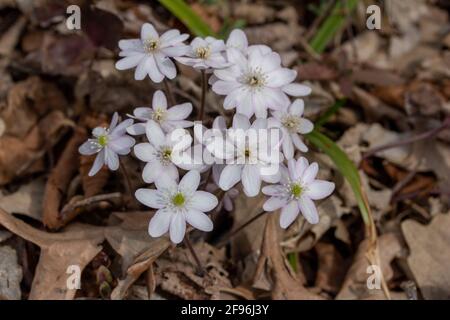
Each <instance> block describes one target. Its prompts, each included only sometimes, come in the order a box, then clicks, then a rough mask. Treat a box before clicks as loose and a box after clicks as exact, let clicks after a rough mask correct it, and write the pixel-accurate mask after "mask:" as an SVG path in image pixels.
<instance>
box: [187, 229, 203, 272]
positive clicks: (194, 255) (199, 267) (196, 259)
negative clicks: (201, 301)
mask: <svg viewBox="0 0 450 320" xmlns="http://www.w3.org/2000/svg"><path fill="white" fill-rule="evenodd" d="M184 244H185V245H186V247H187V248H188V249H189V251H190V252H191V254H192V256H193V257H194V260H195V263H197V267H198V270H199V274H200V276H201V277H203V276H204V275H205V274H206V270H205V268H204V267H203V265H202V263H201V262H200V259H199V258H198V256H197V253H195V250H194V247H193V246H192V243H191V240H189V235H188V234H186V236H185V237H184Z"/></svg>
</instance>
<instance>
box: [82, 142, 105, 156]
mask: <svg viewBox="0 0 450 320" xmlns="http://www.w3.org/2000/svg"><path fill="white" fill-rule="evenodd" d="M101 149H102V147H101V146H100V145H99V144H98V143H97V140H95V139H89V140H88V141H86V142H84V143H83V144H82V145H81V146H80V147H79V148H78V152H79V153H80V154H82V155H84V156H90V155H93V154H96V153H97V152H99V151H100V150H101Z"/></svg>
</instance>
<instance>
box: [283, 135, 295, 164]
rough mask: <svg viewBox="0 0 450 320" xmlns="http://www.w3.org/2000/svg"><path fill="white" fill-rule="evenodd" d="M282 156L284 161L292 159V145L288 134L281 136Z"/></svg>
mask: <svg viewBox="0 0 450 320" xmlns="http://www.w3.org/2000/svg"><path fill="white" fill-rule="evenodd" d="M283 154H284V156H285V157H286V159H292V158H293V157H294V144H293V143H292V139H291V136H290V135H289V134H283Z"/></svg>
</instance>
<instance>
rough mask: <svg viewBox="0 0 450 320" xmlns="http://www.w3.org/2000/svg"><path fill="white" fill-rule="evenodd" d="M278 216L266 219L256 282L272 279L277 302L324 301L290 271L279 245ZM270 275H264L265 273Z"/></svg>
mask: <svg viewBox="0 0 450 320" xmlns="http://www.w3.org/2000/svg"><path fill="white" fill-rule="evenodd" d="M278 219H279V217H278V214H275V213H274V214H270V215H268V217H267V219H266V227H265V229H264V240H263V243H262V247H261V255H260V258H259V260H258V265H257V269H256V272H255V277H254V282H257V281H258V280H259V279H260V278H261V277H264V278H267V279H271V280H272V283H273V287H272V290H271V295H272V299H275V300H280V299H281V300H285V299H288V300H317V299H322V298H321V297H320V296H318V295H315V294H313V293H311V292H309V291H308V289H306V288H305V287H303V285H302V284H301V281H300V280H299V279H298V278H297V277H296V276H295V275H293V274H292V272H290V271H289V269H288V267H287V266H288V264H287V262H286V261H285V259H284V257H283V254H282V252H281V247H280V245H279V243H280V241H279V238H278V229H280V228H279V227H278ZM266 272H267V273H268V274H267V275H264V273H266Z"/></svg>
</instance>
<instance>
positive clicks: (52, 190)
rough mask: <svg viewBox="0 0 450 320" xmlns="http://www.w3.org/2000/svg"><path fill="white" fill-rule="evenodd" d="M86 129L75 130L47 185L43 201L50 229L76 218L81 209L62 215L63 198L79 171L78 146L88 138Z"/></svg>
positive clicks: (44, 215)
mask: <svg viewBox="0 0 450 320" xmlns="http://www.w3.org/2000/svg"><path fill="white" fill-rule="evenodd" d="M86 137H87V135H86V131H85V130H84V129H82V128H80V127H77V128H75V131H74V133H73V135H72V137H71V139H70V140H69V142H68V143H67V145H66V147H65V149H64V151H63V153H62V155H61V157H60V158H59V160H58V163H57V164H56V166H55V167H54V168H53V169H52V171H51V173H50V176H49V178H48V181H47V184H46V186H45V196H44V201H43V223H44V225H45V226H47V227H49V228H50V229H59V228H61V227H62V226H64V225H66V224H67V222H69V221H70V220H72V219H73V218H75V217H76V216H77V215H78V213H79V211H78V210H76V209H74V210H72V211H70V212H65V214H64V215H61V214H60V212H61V208H62V203H63V200H65V199H66V196H67V190H68V188H69V185H70V183H71V181H72V179H73V177H74V176H75V175H76V173H77V172H78V167H79V161H77V160H78V159H79V157H80V156H79V153H78V147H79V146H80V145H81V144H82V143H83V141H84V140H86Z"/></svg>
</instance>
